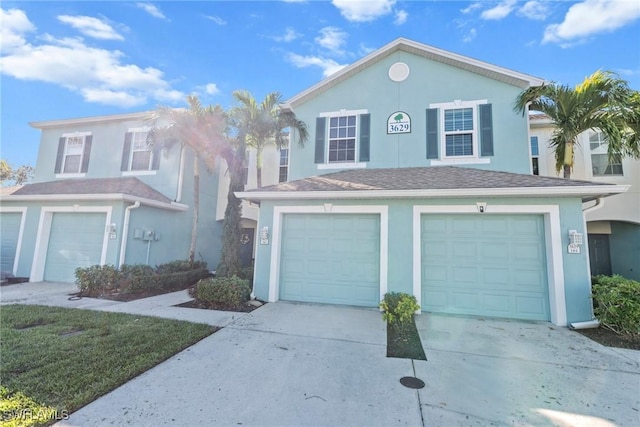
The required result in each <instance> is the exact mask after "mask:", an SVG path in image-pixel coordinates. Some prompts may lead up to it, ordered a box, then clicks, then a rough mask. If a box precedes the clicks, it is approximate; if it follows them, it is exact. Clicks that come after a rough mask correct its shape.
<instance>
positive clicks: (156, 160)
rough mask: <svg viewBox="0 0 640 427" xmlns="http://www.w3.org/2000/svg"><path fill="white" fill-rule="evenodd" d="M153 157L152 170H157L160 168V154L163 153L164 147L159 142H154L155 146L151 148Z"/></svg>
mask: <svg viewBox="0 0 640 427" xmlns="http://www.w3.org/2000/svg"><path fill="white" fill-rule="evenodd" d="M151 151H152V153H153V154H152V156H153V159H152V160H151V170H154V171H157V170H158V169H160V155H161V154H162V147H161V146H160V144H158V143H155V142H154V143H153V148H152V149H151Z"/></svg>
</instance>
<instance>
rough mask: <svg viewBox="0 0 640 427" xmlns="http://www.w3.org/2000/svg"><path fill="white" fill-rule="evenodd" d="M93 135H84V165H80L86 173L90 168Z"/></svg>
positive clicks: (82, 171)
mask: <svg viewBox="0 0 640 427" xmlns="http://www.w3.org/2000/svg"><path fill="white" fill-rule="evenodd" d="M92 140H93V136H91V135H87V136H85V137H84V152H83V153H82V165H81V166H80V172H81V173H85V172H87V171H88V170H89V156H90V155H91V141H92Z"/></svg>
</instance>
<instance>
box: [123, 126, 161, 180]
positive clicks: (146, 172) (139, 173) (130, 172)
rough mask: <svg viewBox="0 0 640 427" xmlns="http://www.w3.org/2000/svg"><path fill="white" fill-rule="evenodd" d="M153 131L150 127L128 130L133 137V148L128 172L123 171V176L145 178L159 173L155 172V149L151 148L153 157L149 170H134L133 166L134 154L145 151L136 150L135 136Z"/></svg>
mask: <svg viewBox="0 0 640 427" xmlns="http://www.w3.org/2000/svg"><path fill="white" fill-rule="evenodd" d="M150 131H151V127H149V126H142V127H137V128H129V129H127V133H131V135H132V137H131V147H129V159H128V160H127V168H128V170H126V171H123V172H122V176H144V175H155V174H156V172H157V171H155V170H153V169H152V167H153V155H154V152H153V149H152V148H150V149H149V151H150V152H151V155H150V156H149V166H148V168H149V169H145V170H142V169H141V170H132V169H131V168H132V166H133V153H134V152H135V151H143V150H134V143H135V141H134V139H133V135H134V134H136V133H146V134H148V133H149V132H150Z"/></svg>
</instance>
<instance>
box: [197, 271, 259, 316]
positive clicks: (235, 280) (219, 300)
mask: <svg viewBox="0 0 640 427" xmlns="http://www.w3.org/2000/svg"><path fill="white" fill-rule="evenodd" d="M250 294H251V288H250V287H249V281H248V280H246V279H241V278H239V277H238V276H231V277H217V278H211V279H204V280H201V281H199V282H198V284H197V285H196V288H195V290H194V294H193V296H194V298H195V299H196V301H198V302H199V303H201V304H203V305H205V306H208V307H212V308H219V307H224V308H229V309H238V308H240V307H242V305H243V304H244V303H246V302H247V301H248V300H249V295H250Z"/></svg>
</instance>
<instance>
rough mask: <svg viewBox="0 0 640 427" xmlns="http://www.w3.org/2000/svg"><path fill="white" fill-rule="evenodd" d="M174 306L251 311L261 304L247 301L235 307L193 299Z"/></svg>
mask: <svg viewBox="0 0 640 427" xmlns="http://www.w3.org/2000/svg"><path fill="white" fill-rule="evenodd" d="M263 305H264V303H263ZM174 307H187V308H201V309H204V310H222V311H238V312H241V313H251V312H252V311H253V310H255V309H256V308H260V307H262V306H260V307H256V306H254V305H251V304H249V303H247V304H245V305H243V306H241V307H236V306H229V305H225V304H202V303H200V302H198V301H196V300H193V301H187V302H184V303H182V304H178V305H174Z"/></svg>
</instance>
